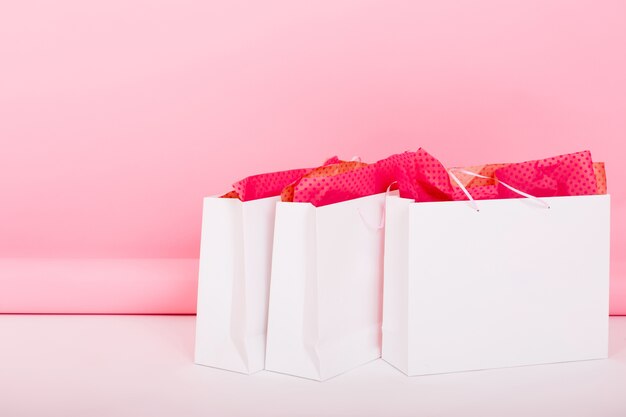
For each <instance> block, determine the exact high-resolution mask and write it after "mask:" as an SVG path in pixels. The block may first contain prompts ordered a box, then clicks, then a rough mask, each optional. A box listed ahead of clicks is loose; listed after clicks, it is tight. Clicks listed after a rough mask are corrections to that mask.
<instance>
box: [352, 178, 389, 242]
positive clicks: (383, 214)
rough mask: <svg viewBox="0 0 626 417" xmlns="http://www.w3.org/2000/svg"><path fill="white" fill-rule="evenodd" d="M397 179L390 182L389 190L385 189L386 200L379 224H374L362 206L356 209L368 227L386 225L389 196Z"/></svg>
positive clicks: (375, 228) (377, 228)
mask: <svg viewBox="0 0 626 417" xmlns="http://www.w3.org/2000/svg"><path fill="white" fill-rule="evenodd" d="M396 183H397V181H394V182H392V183H391V184H389V186H388V187H387V191H385V202H384V203H383V212H382V214H381V216H380V222H379V223H378V225H377V226H375V225H372V224H371V223H370V222H369V221H368V220H367V219H366V218H365V216H364V215H363V212H362V211H361V209H360V208H357V209H356V211H357V212H358V213H359V216H361V220H363V223H365V225H366V226H367V227H369V228H370V229H372V230H375V231H376V230H380V229H382V228H383V227H385V216H386V212H387V210H386V209H387V197H389V194H391V186H392V185H394V184H396Z"/></svg>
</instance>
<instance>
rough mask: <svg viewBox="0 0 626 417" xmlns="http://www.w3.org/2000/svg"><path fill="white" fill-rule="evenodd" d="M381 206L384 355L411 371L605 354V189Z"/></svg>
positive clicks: (400, 200)
mask: <svg viewBox="0 0 626 417" xmlns="http://www.w3.org/2000/svg"><path fill="white" fill-rule="evenodd" d="M542 200H544V201H545V202H547V203H548V204H549V205H550V208H549V209H546V208H545V207H542V206H541V205H539V204H537V203H536V201H532V200H529V199H504V200H484V201H478V202H477V204H478V205H479V207H480V211H476V210H473V209H472V208H471V207H470V206H469V204H468V202H462V201H454V202H434V203H415V202H413V200H408V199H403V198H399V197H389V198H388V199H387V207H386V237H385V284H384V303H383V305H384V312H383V313H384V314H383V317H384V319H383V352H382V357H383V359H384V360H386V361H387V362H389V363H390V364H392V365H393V366H395V367H396V368H398V369H400V370H401V371H402V372H404V373H406V374H408V375H424V374H436V373H444V372H456V371H467V370H477V369H488V368H498V367H509V366H519V365H532V364H541V363H551V362H564V361H576V360H585V359H596V358H605V357H607V344H608V282H609V210H610V208H609V196H608V195H593V196H576V197H552V198H544V199H542Z"/></svg>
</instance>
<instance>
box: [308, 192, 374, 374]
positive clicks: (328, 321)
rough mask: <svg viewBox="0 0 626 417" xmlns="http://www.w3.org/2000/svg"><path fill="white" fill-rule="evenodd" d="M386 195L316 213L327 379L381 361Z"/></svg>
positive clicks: (323, 360) (321, 347)
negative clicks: (377, 360) (371, 361)
mask: <svg viewBox="0 0 626 417" xmlns="http://www.w3.org/2000/svg"><path fill="white" fill-rule="evenodd" d="M384 199H385V196H384V194H378V195H374V196H369V197H364V198H359V199H355V200H350V201H346V202H342V203H338V204H332V205H328V206H325V207H320V208H318V209H317V277H318V288H317V291H318V300H319V347H318V348H319V352H320V364H321V369H322V379H326V378H330V377H332V376H335V375H337V374H340V373H342V372H345V371H347V370H349V369H352V368H354V367H356V366H358V365H360V364H362V363H365V362H368V361H370V360H373V359H376V358H378V357H380V348H381V346H380V343H381V319H382V274H383V240H384V230H383V229H382V228H381V227H380V226H381V222H380V221H381V218H382V215H383V206H384Z"/></svg>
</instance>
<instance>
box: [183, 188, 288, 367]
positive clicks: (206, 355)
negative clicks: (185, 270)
mask: <svg viewBox="0 0 626 417" xmlns="http://www.w3.org/2000/svg"><path fill="white" fill-rule="evenodd" d="M279 200H280V197H270V198H264V199H260V200H253V201H247V202H241V201H239V200H238V199H232V198H216V197H207V198H205V199H204V208H203V213H202V239H201V243H200V269H199V280H198V309H197V318H196V352H195V361H196V363H198V364H201V365H208V366H214V367H217V368H223V369H228V370H231V371H237V372H243V373H252V372H256V371H259V370H261V369H263V366H264V361H265V331H266V327H267V299H268V292H269V281H270V267H271V257H272V236H273V233H274V213H275V210H276V202H277V201H279Z"/></svg>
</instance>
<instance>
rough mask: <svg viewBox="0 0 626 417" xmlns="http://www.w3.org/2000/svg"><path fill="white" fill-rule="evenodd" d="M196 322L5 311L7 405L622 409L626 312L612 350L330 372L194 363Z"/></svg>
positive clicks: (56, 408) (47, 408)
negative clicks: (498, 363)
mask: <svg viewBox="0 0 626 417" xmlns="http://www.w3.org/2000/svg"><path fill="white" fill-rule="evenodd" d="M194 326H195V317H194V316H72V315H65V316H63V315H61V316H37V315H0V416H2V417H5V416H6V417H20V416H64V417H71V416H81V417H89V416H137V417H140V416H150V417H157V416H175V417H185V416H204V417H206V416H231V415H232V416H238V415H254V416H322V415H340V416H368V415H381V416H509V417H510V416H532V417H538V416H567V417H575V416H593V417H612V416H615V417H624V416H626V317H612V318H611V319H610V330H611V333H610V352H609V354H610V357H609V359H607V360H596V361H585V362H571V363H563V364H553V365H540V366H530V367H520V368H509V369H499V370H490V371H477V372H465V373H458V374H446V375H433V376H426V377H413V378H407V377H405V376H404V375H403V374H401V373H400V372H398V371H397V370H395V369H394V368H392V367H391V366H389V365H388V364H386V363H385V362H383V361H382V360H377V361H374V362H371V363H369V364H367V365H365V366H362V367H360V368H358V369H355V370H353V371H351V372H348V373H346V374H344V375H341V376H338V377H336V378H334V379H331V380H329V381H326V382H315V381H309V380H305V379H300V378H295V377H290V376H287V375H281V374H276V373H271V372H260V373H257V374H255V375H252V376H247V375H240V374H237V373H233V372H228V371H222V370H218V369H213V368H208V367H203V366H198V365H194V364H193V341H194ZM459 348H461V346H459Z"/></svg>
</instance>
